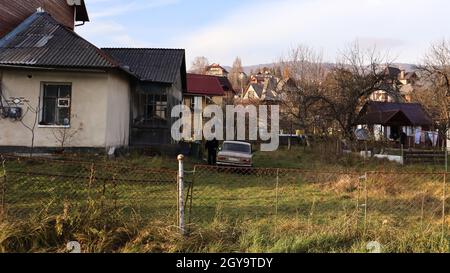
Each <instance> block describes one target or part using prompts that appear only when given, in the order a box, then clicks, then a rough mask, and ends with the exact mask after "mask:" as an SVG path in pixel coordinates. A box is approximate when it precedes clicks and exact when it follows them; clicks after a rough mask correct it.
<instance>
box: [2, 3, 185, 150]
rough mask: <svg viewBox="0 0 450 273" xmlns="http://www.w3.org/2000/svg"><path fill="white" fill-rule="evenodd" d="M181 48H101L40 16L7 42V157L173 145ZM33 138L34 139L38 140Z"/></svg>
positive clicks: (4, 53) (40, 13)
mask: <svg viewBox="0 0 450 273" xmlns="http://www.w3.org/2000/svg"><path fill="white" fill-rule="evenodd" d="M185 67H186V65H185V51H184V50H181V49H127V48H125V49H100V48H97V47H96V46H94V45H93V44H91V43H89V42H88V41H86V40H85V39H83V38H82V37H80V36H79V35H77V34H76V33H75V32H74V31H73V30H72V29H70V28H68V27H67V26H65V25H63V24H61V23H60V22H58V21H57V20H55V19H54V18H53V17H52V16H51V15H50V14H48V13H46V12H44V11H42V10H40V11H38V12H36V13H34V14H32V15H31V16H30V17H29V18H27V19H26V20H25V21H23V22H22V23H21V24H20V25H19V26H17V27H16V28H15V29H14V30H12V31H11V32H10V33H8V34H6V35H5V36H3V37H0V151H1V150H2V149H3V150H9V151H18V150H20V149H26V148H29V147H30V146H31V145H34V147H36V148H45V149H51V148H58V147H61V135H63V134H64V135H65V136H66V137H67V139H66V140H65V143H64V145H65V146H66V147H70V148H101V149H103V148H106V149H108V148H109V147H129V146H138V147H140V146H149V145H157V146H161V145H170V144H172V141H171V137H170V127H171V124H172V122H173V120H172V119H171V118H170V112H169V109H171V107H172V106H173V105H177V104H180V103H181V102H182V96H183V92H185V90H186V68H185ZM33 136H34V137H33Z"/></svg>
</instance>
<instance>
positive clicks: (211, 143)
mask: <svg viewBox="0 0 450 273" xmlns="http://www.w3.org/2000/svg"><path fill="white" fill-rule="evenodd" d="M206 149H207V150H208V164H209V165H216V163H217V150H218V149H219V141H217V139H215V138H214V139H213V140H208V141H206Z"/></svg>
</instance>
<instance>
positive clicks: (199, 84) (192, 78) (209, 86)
mask: <svg viewBox="0 0 450 273" xmlns="http://www.w3.org/2000/svg"><path fill="white" fill-rule="evenodd" d="M187 94H195V95H206V96H224V95H225V92H224V90H223V87H222V85H221V84H220V81H219V78H218V77H215V76H207V75H198V74H187Z"/></svg>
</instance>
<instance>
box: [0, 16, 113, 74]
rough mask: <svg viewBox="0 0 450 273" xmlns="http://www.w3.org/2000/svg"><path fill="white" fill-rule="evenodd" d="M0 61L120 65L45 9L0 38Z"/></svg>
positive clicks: (47, 64) (84, 65) (71, 66)
mask: <svg viewBox="0 0 450 273" xmlns="http://www.w3.org/2000/svg"><path fill="white" fill-rule="evenodd" d="M0 65H14V66H34V67H68V68H117V67H119V65H118V63H117V62H116V61H115V60H114V59H112V58H111V57H109V56H108V55H107V54H105V53H104V52H102V51H101V50H100V49H99V48H97V47H95V46H94V45H92V44H91V43H89V42H88V41H86V40H85V39H83V38H82V37H80V36H78V35H77V34H76V33H75V32H73V31H72V30H70V29H68V28H66V27H65V26H63V25H61V24H60V23H58V22H57V21H56V20H55V19H53V18H52V17H51V16H50V15H49V14H48V13H45V12H36V13H34V14H33V15H31V16H30V17H29V18H28V19H26V20H25V21H24V22H22V23H21V24H20V25H19V26H18V27H17V28H15V29H14V30H13V31H12V32H10V33H9V34H7V35H6V36H4V37H3V38H2V39H1V40H0Z"/></svg>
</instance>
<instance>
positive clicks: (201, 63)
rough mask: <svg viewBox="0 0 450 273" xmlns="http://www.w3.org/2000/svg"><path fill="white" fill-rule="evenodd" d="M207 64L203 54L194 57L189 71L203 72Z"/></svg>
mask: <svg viewBox="0 0 450 273" xmlns="http://www.w3.org/2000/svg"><path fill="white" fill-rule="evenodd" d="M208 65H209V61H208V59H207V58H206V57H204V56H199V57H196V58H195V59H194V61H193V62H192V65H191V69H190V70H189V72H190V73H194V74H205V72H206V68H207V67H208Z"/></svg>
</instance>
